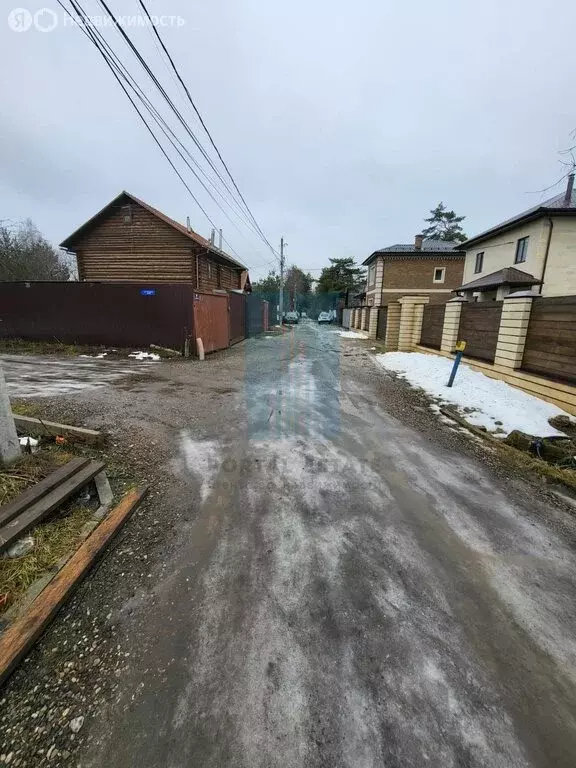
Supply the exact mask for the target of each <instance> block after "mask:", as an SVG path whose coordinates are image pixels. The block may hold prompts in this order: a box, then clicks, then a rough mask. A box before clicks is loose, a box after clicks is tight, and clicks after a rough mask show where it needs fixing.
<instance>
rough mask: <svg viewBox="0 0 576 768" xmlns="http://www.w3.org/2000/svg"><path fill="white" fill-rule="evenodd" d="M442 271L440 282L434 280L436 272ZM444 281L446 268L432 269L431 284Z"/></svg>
mask: <svg viewBox="0 0 576 768" xmlns="http://www.w3.org/2000/svg"><path fill="white" fill-rule="evenodd" d="M439 269H440V270H442V277H441V279H440V280H436V272H437V271H438V270H439ZM445 280H446V267H434V272H433V273H432V282H433V283H443V282H444V281H445Z"/></svg>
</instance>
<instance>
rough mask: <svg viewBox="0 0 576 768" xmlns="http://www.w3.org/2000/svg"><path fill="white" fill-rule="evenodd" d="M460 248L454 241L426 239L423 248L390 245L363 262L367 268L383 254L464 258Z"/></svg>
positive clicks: (402, 244) (409, 256) (410, 245)
mask: <svg viewBox="0 0 576 768" xmlns="http://www.w3.org/2000/svg"><path fill="white" fill-rule="evenodd" d="M458 248H459V244H458V243H455V242H452V241H447V240H433V239H432V238H426V239H424V240H423V241H422V248H416V246H415V244H414V243H411V244H405V243H399V244H396V245H389V246H388V247H387V248H380V250H378V251H374V253H372V254H371V255H370V256H368V258H367V259H366V261H364V262H363V265H364V266H366V265H368V264H370V262H371V261H373V260H374V259H375V258H376V256H379V255H381V254H385V255H386V257H389V256H392V257H401V258H407V257H408V258H422V257H424V258H429V257H430V256H434V255H437V254H438V253H442V254H444V255H445V256H447V257H448V258H452V259H459V258H464V253H463V252H462V253H459V251H458Z"/></svg>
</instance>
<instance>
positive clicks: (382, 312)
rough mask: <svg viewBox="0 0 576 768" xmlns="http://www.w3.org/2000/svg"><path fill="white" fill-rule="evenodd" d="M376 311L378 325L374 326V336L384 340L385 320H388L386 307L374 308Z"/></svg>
mask: <svg viewBox="0 0 576 768" xmlns="http://www.w3.org/2000/svg"><path fill="white" fill-rule="evenodd" d="M374 311H375V312H378V325H377V327H376V337H377V338H378V339H381V340H382V341H384V340H385V339H386V322H387V320H388V307H380V309H375V310H374Z"/></svg>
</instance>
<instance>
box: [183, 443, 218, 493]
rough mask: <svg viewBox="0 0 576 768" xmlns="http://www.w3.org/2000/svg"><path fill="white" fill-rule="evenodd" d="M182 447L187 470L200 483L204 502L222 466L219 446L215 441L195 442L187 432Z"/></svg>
mask: <svg viewBox="0 0 576 768" xmlns="http://www.w3.org/2000/svg"><path fill="white" fill-rule="evenodd" d="M180 445H181V450H182V454H183V455H184V460H185V463H186V467H187V469H188V470H189V471H190V472H192V473H193V474H194V475H196V477H197V479H198V481H199V482H200V496H201V499H202V502H204V501H206V499H207V498H208V496H209V494H210V492H211V491H212V489H213V487H214V481H215V479H216V475H217V474H218V472H219V470H220V467H221V465H222V457H221V452H220V448H219V445H218V443H217V442H215V441H213V440H193V439H192V438H191V437H190V435H189V434H188V432H186V431H185V432H183V433H182V436H181V443H180Z"/></svg>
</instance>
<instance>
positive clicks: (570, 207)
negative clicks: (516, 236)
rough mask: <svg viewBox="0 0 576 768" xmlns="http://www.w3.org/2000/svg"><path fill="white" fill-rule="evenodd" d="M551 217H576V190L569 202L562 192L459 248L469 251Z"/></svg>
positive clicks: (497, 225) (482, 233)
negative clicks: (509, 230)
mask: <svg viewBox="0 0 576 768" xmlns="http://www.w3.org/2000/svg"><path fill="white" fill-rule="evenodd" d="M551 215H557V216H567V215H568V216H576V188H575V189H573V190H572V194H571V195H570V197H569V199H568V200H567V199H566V192H565V191H564V192H561V193H560V194H559V195H555V196H554V197H551V198H550V199H549V200H546V201H545V202H543V203H539V204H538V205H535V206H533V207H532V208H528V210H526V211H523V212H522V213H519V214H518V215H517V216H513V217H512V218H511V219H506V221H502V222H501V223H500V224H496V226H495V227H491V228H490V229H487V230H485V231H484V232H481V233H480V234H479V235H475V236H474V237H471V238H470V239H469V240H466V242H465V243H461V244H460V246H459V247H460V248H461V249H464V250H468V249H469V248H471V247H472V246H474V245H477V244H478V243H481V242H482V241H483V240H487V239H488V238H490V237H494V235H497V234H499V233H500V232H506V230H508V229H513V228H514V227H517V226H518V225H519V224H526V223H528V222H529V221H534V220H535V219H539V218H541V217H542V216H551Z"/></svg>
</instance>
